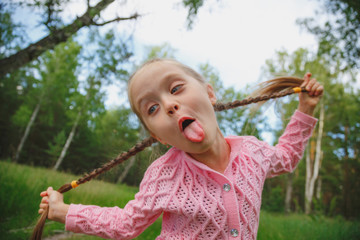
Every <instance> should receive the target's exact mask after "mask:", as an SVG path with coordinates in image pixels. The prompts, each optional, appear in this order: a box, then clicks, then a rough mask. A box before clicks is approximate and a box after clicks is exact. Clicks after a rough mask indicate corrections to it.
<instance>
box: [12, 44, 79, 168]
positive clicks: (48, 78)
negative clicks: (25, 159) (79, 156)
mask: <svg viewBox="0 0 360 240" xmlns="http://www.w3.org/2000/svg"><path fill="white" fill-rule="evenodd" d="M79 52H80V46H79V45H77V44H76V43H74V42H71V41H70V42H69V43H68V44H62V45H59V46H58V47H57V48H55V50H54V51H53V52H48V53H47V54H45V55H44V57H43V59H42V61H41V64H43V65H41V66H40V65H39V66H38V69H39V72H40V75H41V79H39V80H38V81H37V86H38V87H36V88H34V89H33V91H32V92H31V93H29V96H28V97H29V98H31V99H32V101H29V102H25V103H24V104H25V105H23V108H19V110H18V111H17V113H16V114H15V116H14V117H15V118H20V117H22V113H23V109H24V107H29V105H28V104H29V103H32V102H33V103H35V102H34V99H36V103H35V108H34V110H33V112H32V114H31V117H30V119H29V120H28V123H27V125H26V129H25V131H24V134H23V135H22V137H21V140H20V143H19V145H18V148H17V151H16V154H15V157H14V161H15V162H17V161H18V160H19V157H20V154H21V152H22V150H23V147H24V144H25V142H26V140H27V138H28V136H29V133H30V130H31V128H32V126H33V124H34V122H35V120H36V118H37V116H38V113H39V111H40V108H41V107H42V105H43V103H44V101H46V105H47V106H49V104H50V105H51V103H52V102H53V103H55V104H58V103H59V102H65V103H66V101H64V100H65V99H66V97H69V95H70V94H72V93H71V90H73V89H74V88H75V89H76V87H77V81H76V77H75V70H76V67H77V65H78V63H77V55H78V54H79ZM47 109H48V110H50V111H48V114H51V113H53V112H54V110H55V109H56V108H54V107H51V108H47ZM51 118H52V117H51Z"/></svg>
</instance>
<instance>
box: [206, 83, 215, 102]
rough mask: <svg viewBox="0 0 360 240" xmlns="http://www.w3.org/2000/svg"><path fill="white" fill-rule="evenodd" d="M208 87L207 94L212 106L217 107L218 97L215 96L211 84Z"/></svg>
mask: <svg viewBox="0 0 360 240" xmlns="http://www.w3.org/2000/svg"><path fill="white" fill-rule="evenodd" d="M206 87H207V93H208V96H209V99H210V101H211V104H212V105H215V103H216V95H215V91H214V88H213V87H212V86H211V85H210V84H206Z"/></svg>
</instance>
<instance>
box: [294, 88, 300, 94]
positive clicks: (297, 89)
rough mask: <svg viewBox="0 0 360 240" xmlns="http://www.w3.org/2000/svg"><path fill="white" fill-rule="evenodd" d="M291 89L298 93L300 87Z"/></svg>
mask: <svg viewBox="0 0 360 240" xmlns="http://www.w3.org/2000/svg"><path fill="white" fill-rule="evenodd" d="M293 90H294V93H300V92H301V87H294V88H293Z"/></svg>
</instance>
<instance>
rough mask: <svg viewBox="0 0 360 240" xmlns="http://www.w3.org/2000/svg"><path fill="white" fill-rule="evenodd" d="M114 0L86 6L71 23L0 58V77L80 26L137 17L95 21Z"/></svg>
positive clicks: (62, 40) (63, 40)
mask: <svg viewBox="0 0 360 240" xmlns="http://www.w3.org/2000/svg"><path fill="white" fill-rule="evenodd" d="M114 1H115V0H102V1H100V2H99V3H98V4H97V5H95V6H93V7H88V9H87V10H86V12H85V13H84V14H83V15H82V16H81V17H78V18H76V19H75V20H74V21H73V22H72V23H71V24H69V25H67V26H65V27H63V28H61V29H55V30H54V31H52V32H51V33H50V34H49V35H47V36H46V37H44V38H43V39H40V40H39V41H38V42H36V43H33V44H30V45H29V46H28V47H26V48H24V49H22V50H20V51H18V52H17V53H15V54H13V55H11V56H9V57H6V58H3V59H0V79H1V78H2V77H4V76H5V75H6V74H8V73H11V72H13V71H15V70H17V69H19V68H20V67H22V66H24V65H26V64H27V63H29V62H31V61H33V60H34V59H36V58H37V57H39V56H40V55H41V54H42V53H44V52H45V51H47V50H49V49H53V48H54V47H55V46H56V45H58V44H59V43H62V42H66V41H67V39H68V38H69V37H71V36H72V35H73V34H75V33H76V32H77V31H78V30H79V29H81V28H82V27H85V26H90V25H95V26H103V25H106V24H108V23H110V22H114V21H122V20H128V19H135V18H136V17H138V14H137V13H136V14H134V15H132V16H130V17H128V18H116V19H114V20H111V21H109V22H104V23H100V24H98V23H95V22H94V18H95V17H96V16H98V15H99V14H100V12H101V11H102V10H104V9H105V8H106V7H107V6H108V5H110V4H111V3H112V2H114Z"/></svg>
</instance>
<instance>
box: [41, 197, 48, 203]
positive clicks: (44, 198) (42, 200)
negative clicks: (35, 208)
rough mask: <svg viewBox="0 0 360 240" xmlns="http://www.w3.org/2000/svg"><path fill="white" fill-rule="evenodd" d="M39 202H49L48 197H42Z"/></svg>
mask: <svg viewBox="0 0 360 240" xmlns="http://www.w3.org/2000/svg"><path fill="white" fill-rule="evenodd" d="M41 203H49V198H48V197H43V198H42V199H41Z"/></svg>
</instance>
